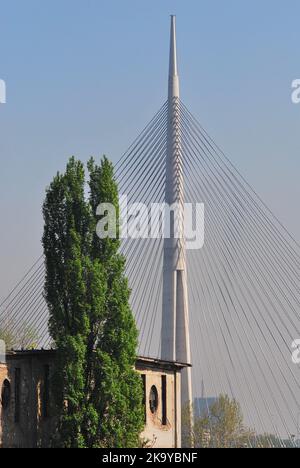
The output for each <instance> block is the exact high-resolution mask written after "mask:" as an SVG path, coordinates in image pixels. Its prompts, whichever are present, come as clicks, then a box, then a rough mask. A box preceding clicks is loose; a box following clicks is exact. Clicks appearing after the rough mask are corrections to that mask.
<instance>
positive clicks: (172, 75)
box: [169, 15, 179, 99]
mask: <svg viewBox="0 0 300 468" xmlns="http://www.w3.org/2000/svg"><path fill="white" fill-rule="evenodd" d="M173 98H179V76H178V60H177V43H176V16H174V15H172V16H171V39H170V68H169V99H173Z"/></svg>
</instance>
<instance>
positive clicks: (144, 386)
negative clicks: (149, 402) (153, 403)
mask: <svg viewBox="0 0 300 468" xmlns="http://www.w3.org/2000/svg"><path fill="white" fill-rule="evenodd" d="M142 382H143V407H144V411H145V415H144V418H145V423H146V422H147V409H146V376H145V375H144V374H143V375H142Z"/></svg>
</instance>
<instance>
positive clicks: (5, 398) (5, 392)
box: [1, 380, 11, 410]
mask: <svg viewBox="0 0 300 468" xmlns="http://www.w3.org/2000/svg"><path fill="white" fill-rule="evenodd" d="M10 397H11V389H10V383H9V381H8V380H4V382H3V385H2V391H1V404H2V407H3V409H4V410H6V409H7V408H8V407H9V404H10Z"/></svg>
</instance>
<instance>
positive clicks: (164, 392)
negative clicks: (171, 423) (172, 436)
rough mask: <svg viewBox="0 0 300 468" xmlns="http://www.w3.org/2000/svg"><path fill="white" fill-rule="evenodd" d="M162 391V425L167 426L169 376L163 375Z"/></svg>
mask: <svg viewBox="0 0 300 468" xmlns="http://www.w3.org/2000/svg"><path fill="white" fill-rule="evenodd" d="M161 393H162V425H163V426H166V425H167V423H168V418H167V376H166V375H162V377H161Z"/></svg>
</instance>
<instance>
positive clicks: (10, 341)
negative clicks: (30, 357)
mask: <svg viewBox="0 0 300 468" xmlns="http://www.w3.org/2000/svg"><path fill="white" fill-rule="evenodd" d="M0 340H2V341H4V343H5V346H6V349H7V350H12V349H15V350H21V349H35V348H36V347H37V346H38V342H39V335H38V333H37V331H36V330H35V328H34V327H32V326H30V325H28V324H27V323H24V322H22V323H15V321H14V320H11V319H10V320H8V321H7V322H6V321H1V322H0Z"/></svg>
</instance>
